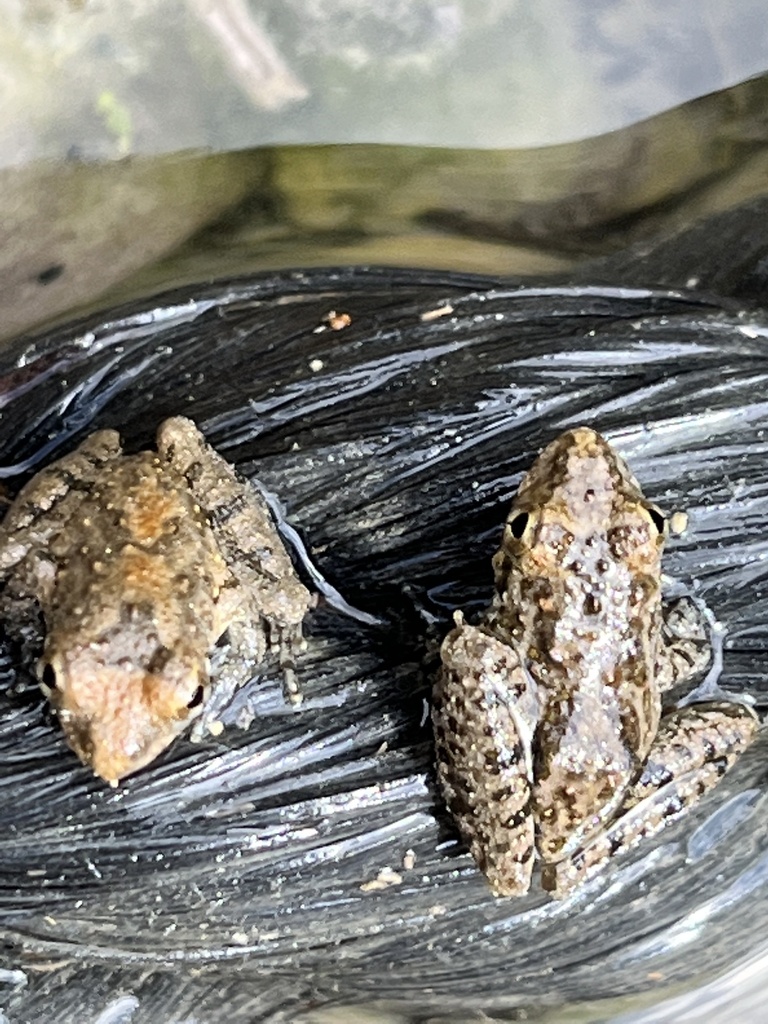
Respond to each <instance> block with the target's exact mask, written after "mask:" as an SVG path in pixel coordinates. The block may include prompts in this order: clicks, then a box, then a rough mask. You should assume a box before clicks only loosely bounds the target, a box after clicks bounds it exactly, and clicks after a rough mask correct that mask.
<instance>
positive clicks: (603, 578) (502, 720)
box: [433, 427, 758, 897]
mask: <svg viewBox="0 0 768 1024" xmlns="http://www.w3.org/2000/svg"><path fill="white" fill-rule="evenodd" d="M666 532H667V528H666V523H665V520H664V517H663V515H662V513H661V512H660V511H659V509H657V508H656V507H655V506H654V505H652V504H650V503H649V502H648V501H647V500H646V499H645V497H644V496H643V493H642V491H641V490H640V488H639V485H638V484H637V481H636V480H635V479H634V477H633V476H632V474H631V473H630V471H629V469H628V468H627V466H626V464H625V463H624V462H623V461H622V459H621V458H619V456H618V455H617V454H616V452H615V451H614V450H613V449H612V448H611V446H610V445H609V444H608V443H607V441H605V440H604V439H603V438H602V437H600V435H599V434H596V433H595V432H594V431H593V430H590V429H588V428H587V427H581V428H579V429H576V430H569V431H568V432H567V433H565V434H563V435H562V436H561V437H559V438H558V439H557V440H555V441H553V442H552V444H550V445H549V447H548V448H546V449H545V450H544V451H543V452H542V453H541V455H540V456H539V458H538V459H537V460H536V462H535V463H534V465H533V467H532V468H531V470H530V472H529V473H528V474H527V476H526V477H525V478H524V479H523V481H522V483H521V485H520V489H519V491H518V494H517V497H516V498H515V501H514V503H513V505H512V509H511V511H510V514H509V517H508V519H507V523H506V526H505V528H504V534H503V539H502V543H501V548H500V550H499V551H498V553H497V554H496V555H495V557H494V559H493V567H494V571H495V583H496V586H495V594H494V597H493V601H492V604H491V606H490V608H488V610H487V611H486V612H485V613H484V615H483V616H482V617H481V619H480V621H479V622H478V624H477V625H476V626H473V625H468V624H466V623H465V622H464V619H463V616H462V614H461V612H457V613H456V616H455V618H456V628H455V629H453V630H452V631H451V632H450V633H449V634H448V636H447V637H446V639H445V641H444V642H443V645H442V648H441V658H442V671H441V673H440V675H439V677H438V679H437V682H436V685H435V692H434V709H433V721H434V726H435V736H436V742H437V758H438V760H437V769H438V777H439V781H440V783H441V786H442V789H443V792H444V794H445V797H446V801H447V803H448V806H449V808H450V810H451V811H452V813H453V815H454V817H455V819H456V821H457V824H458V825H459V828H460V830H461V832H462V834H463V836H464V838H465V839H466V841H467V842H468V844H469V848H470V851H471V853H472V855H473V856H474V858H475V860H476V862H477V864H478V865H479V867H480V869H481V870H482V871H483V872H484V874H485V875H486V877H487V878H488V881H489V883H490V885H491V888H492V889H493V891H494V892H495V893H496V894H497V895H505V896H517V895H522V894H523V893H525V892H527V891H528V888H529V886H530V882H531V872H532V869H533V863H534V857H535V856H536V854H538V857H539V859H540V860H541V861H542V864H543V872H542V881H543V884H544V886H545V888H547V889H548V890H550V891H552V892H553V894H554V895H555V896H556V897H563V896H566V895H567V894H568V893H570V892H571V891H572V890H573V889H574V888H575V887H576V886H577V885H579V884H580V883H581V882H582V880H584V879H585V878H586V877H588V876H589V875H591V874H593V873H594V872H596V871H597V870H599V869H600V868H601V867H602V866H604V865H605V863H606V862H607V861H608V859H609V858H610V857H612V856H614V855H615V854H617V853H620V852H622V851H623V850H626V849H628V848H630V847H632V846H634V845H635V843H637V842H638V841H640V840H641V839H642V838H643V837H644V836H649V835H653V834H654V833H655V832H657V831H658V830H659V829H660V828H662V827H663V826H664V825H665V824H666V823H667V822H669V821H671V820H672V819H674V818H675V817H677V816H679V815H680V814H681V813H683V812H684V811H685V810H686V809H687V808H688V807H689V806H690V805H691V804H693V803H694V802H695V801H696V800H698V799H699V797H700V796H701V795H702V794H703V793H704V792H705V791H706V790H708V789H710V788H711V787H712V786H714V785H715V784H716V783H717V782H718V780H719V779H720V778H721V777H722V775H723V773H724V772H725V771H726V769H727V768H728V767H730V765H731V764H733V762H734V761H735V760H736V758H737V756H738V755H739V754H740V753H741V752H742V751H743V750H744V749H745V748H746V747H747V746H748V745H749V744H750V743H751V742H752V740H753V739H754V737H755V735H756V732H757V729H758V721H757V718H756V716H755V714H754V713H753V712H752V710H751V709H750V708H748V707H746V706H745V705H743V704H739V703H735V702H730V703H729V702H726V701H723V700H712V699H706V700H705V701H703V702H701V703H693V704H690V705H689V706H687V707H678V708H677V709H673V710H669V711H666V712H664V713H663V712H662V700H661V695H662V693H663V692H664V691H665V690H668V689H670V688H671V687H672V686H675V685H677V684H678V683H680V682H681V681H683V679H684V676H685V674H686V671H687V673H690V672H691V671H696V670H698V669H700V668H702V667H703V665H705V664H706V662H707V661H708V660H709V656H710V649H709V645H708V644H706V643H705V642H702V641H703V639H704V638H703V633H702V630H701V624H700V622H699V621H698V620H697V618H696V616H693V619H692V618H691V616H690V615H689V614H688V615H687V614H686V612H685V609H683V611H682V612H681V610H680V608H679V605H680V602H678V603H677V605H678V606H674V605H673V606H671V607H670V609H669V611H667V610H666V609H665V607H664V606H663V605H662V595H661V553H662V548H663V544H664V539H665V535H666ZM689 611H690V609H689ZM686 617H687V625H689V626H692V625H693V624H694V621H695V626H696V628H697V630H698V634H699V637H698V640H699V642H698V643H696V642H694V641H693V638H692V637H691V636H686V635H685V629H682V630H681V628H680V625H681V624H683V625H684V626H686ZM686 628H687V626H686ZM691 632H693V630H691ZM702 655H703V658H702ZM702 662H703V663H702ZM716 692H717V688H716V687H714V688H713V687H712V686H708V687H704V688H703V690H702V695H703V696H706V697H707V698H709V697H710V696H711V695H712V694H713V693H716Z"/></svg>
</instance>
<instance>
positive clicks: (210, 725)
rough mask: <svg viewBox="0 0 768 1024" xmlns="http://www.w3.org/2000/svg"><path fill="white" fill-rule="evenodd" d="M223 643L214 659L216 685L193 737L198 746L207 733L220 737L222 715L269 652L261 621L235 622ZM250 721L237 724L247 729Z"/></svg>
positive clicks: (215, 649) (191, 734)
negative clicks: (267, 651)
mask: <svg viewBox="0 0 768 1024" xmlns="http://www.w3.org/2000/svg"><path fill="white" fill-rule="evenodd" d="M222 639H223V641H224V642H223V643H221V644H219V645H218V646H217V647H216V648H214V650H213V653H212V655H211V678H212V679H213V683H212V685H211V692H210V695H209V696H208V697H207V698H206V700H205V704H204V707H203V710H202V713H201V714H200V717H199V718H197V719H196V720H195V723H194V725H193V726H192V731H191V733H190V736H191V739H192V740H193V742H195V743H197V742H199V741H200V740H202V739H203V738H204V737H205V736H206V735H207V734H208V733H210V734H211V735H212V736H218V735H219V733H220V732H221V731H222V724H221V720H220V716H221V713H222V711H224V709H225V708H226V707H228V706H229V704H230V702H231V701H232V698H233V697H234V695H235V693H236V691H237V690H238V689H239V688H240V687H241V686H242V685H243V684H244V683H247V682H249V680H251V679H252V678H253V677H254V676H255V675H256V673H257V671H258V666H259V664H260V663H261V661H262V660H263V658H264V654H265V652H266V646H267V645H266V639H265V635H264V630H263V628H262V626H261V623H260V622H258V621H255V622H252V621H250V620H248V619H247V618H243V619H239V620H233V621H231V622H230V623H229V626H228V627H227V630H226V632H225V633H224V635H223V638H222ZM251 721H252V717H251V718H249V719H248V720H243V721H238V724H239V725H241V726H242V727H243V728H247V726H248V725H250V722H251Z"/></svg>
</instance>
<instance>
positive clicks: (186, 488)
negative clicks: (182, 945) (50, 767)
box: [0, 417, 314, 785]
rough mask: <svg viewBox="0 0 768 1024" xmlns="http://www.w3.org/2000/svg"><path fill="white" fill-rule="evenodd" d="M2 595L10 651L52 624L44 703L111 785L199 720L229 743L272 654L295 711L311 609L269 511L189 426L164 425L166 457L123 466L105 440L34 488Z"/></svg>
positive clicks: (0, 543) (9, 547)
mask: <svg viewBox="0 0 768 1024" xmlns="http://www.w3.org/2000/svg"><path fill="white" fill-rule="evenodd" d="M0 586H2V592H1V593H0V616H1V617H2V619H3V620H4V623H5V628H6V631H7V632H8V634H9V635H10V636H12V637H14V636H15V637H18V638H24V637H25V636H26V637H28V636H29V635H30V630H32V631H33V632H34V628H35V626H37V629H38V631H39V621H40V612H42V615H43V618H44V622H45V644H44V648H43V655H42V658H41V659H40V661H39V663H38V675H39V678H40V680H41V684H42V687H43V690H44V692H45V693H46V694H47V695H48V697H49V699H50V701H51V703H52V704H53V706H54V707H55V708H56V709H57V712H58V716H59V719H60V721H61V725H62V728H63V730H64V733H65V735H66V738H67V741H68V742H69V745H70V746H71V747H72V749H73V750H74V751H75V753H76V754H77V755H78V757H80V759H81V760H82V761H83V762H84V763H86V764H88V765H90V766H91V767H92V768H93V771H94V772H95V774H96V775H99V776H101V778H103V779H105V780H106V781H107V782H109V783H111V784H112V785H117V783H118V782H119V781H120V780H121V779H123V778H124V777H125V776H126V775H130V774H132V773H133V772H135V771H137V769H139V768H142V767H143V766H145V765H146V764H148V763H149V762H150V761H152V760H153V759H154V758H155V757H156V756H157V755H158V754H159V753H160V752H161V751H162V750H164V749H165V748H166V747H167V746H168V745H169V744H170V743H171V742H172V741H173V739H174V738H175V737H176V736H178V735H179V734H180V733H181V732H183V731H184V730H185V729H187V727H188V726H189V724H190V722H191V721H192V720H193V719H197V722H196V724H195V730H194V733H193V736H194V737H195V738H198V739H199V738H200V737H201V736H202V735H203V734H204V731H205V730H206V729H207V730H209V731H210V732H212V733H216V732H218V731H220V729H221V725H220V723H219V722H218V720H217V714H218V713H219V712H220V711H221V709H222V707H224V706H225V705H226V703H227V702H228V701H229V700H230V698H231V696H232V694H233V693H234V691H235V690H236V688H237V687H238V686H239V685H240V684H241V683H243V682H245V681H246V680H247V679H249V678H250V677H251V676H252V675H253V674H254V670H255V668H256V666H257V665H258V664H259V663H260V662H261V661H262V659H263V657H264V655H265V653H266V650H267V648H268V647H269V646H277V647H278V648H279V651H280V660H281V664H282V666H283V669H284V673H285V680H286V689H287V691H288V696H289V698H290V699H292V700H294V701H295V702H297V701H298V700H299V699H300V696H299V692H298V689H297V688H296V685H295V681H294V677H293V673H292V659H293V653H294V651H295V650H296V648H297V647H298V646H299V645H300V643H301V639H302V635H301V625H302V620H303V619H304V616H305V614H306V613H307V610H308V609H309V608H310V607H312V605H313V603H314V601H313V597H312V595H310V593H309V592H308V591H307V590H306V589H305V587H304V586H303V585H302V583H301V582H300V580H299V579H298V577H297V575H296V573H295V571H294V568H293V565H292V563H291V560H290V558H289V556H288V553H287V552H286V550H285V548H284V546H283V543H282V541H281V539H280V537H279V536H278V534H277V532H276V530H275V527H274V525H273V522H272V518H271V516H270V513H269V509H268V508H267V506H266V504H265V502H264V500H263V499H262V498H261V496H260V495H259V494H258V493H257V492H256V491H255V490H254V489H253V488H252V487H250V486H249V485H248V484H247V483H245V482H244V481H242V480H241V479H239V477H238V476H237V475H236V473H235V472H234V470H233V469H232V467H231V466H230V465H229V464H228V463H227V462H226V461H225V460H224V459H222V458H221V456H219V455H217V454H216V452H214V451H213V449H212V448H210V447H209V445H208V444H206V442H205V439H204V437H203V436H202V434H201V433H200V432H199V430H198V429H197V428H196V426H195V424H194V423H192V421H191V420H188V419H185V418H183V417H175V418H173V419H168V420H166V421H165V422H164V423H162V424H161V425H160V427H159V429H158V431H157V452H156V453H155V452H151V451H143V452H139V453H138V454H136V455H124V454H123V452H122V448H121V445H120V436H119V435H118V433H117V432H116V431H114V430H100V431H98V432H97V433H95V434H92V435H91V436H90V437H89V438H87V439H86V440H85V441H83V443H82V444H81V445H80V447H79V448H77V450H76V451H74V452H73V453H72V454H71V455H66V456H65V457H64V458H62V459H60V460H59V461H58V462H55V463H53V464H52V465H51V466H48V467H47V468H46V469H44V470H42V471H41V472H40V473H38V474H37V476H36V477H34V478H33V479H32V480H31V481H30V482H29V483H28V484H27V485H26V486H25V487H24V488H23V490H22V491H21V492H20V494H19V495H18V497H17V498H16V500H15V502H14V503H13V505H12V506H11V508H10V509H9V511H8V513H7V514H6V517H5V519H4V521H3V523H2V525H1V526H0ZM222 637H224V639H225V640H226V644H225V645H219V646H218V647H217V648H216V651H215V659H214V662H215V663H214V669H213V672H212V670H211V662H210V657H209V656H210V655H211V652H212V650H213V648H214V646H215V645H216V644H217V643H218V641H220V640H221V639H222ZM212 675H213V676H214V677H215V678H214V680H213V682H212Z"/></svg>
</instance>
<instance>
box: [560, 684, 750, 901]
mask: <svg viewBox="0 0 768 1024" xmlns="http://www.w3.org/2000/svg"><path fill="white" fill-rule="evenodd" d="M758 728H759V722H758V720H757V716H756V715H755V714H754V713H753V712H752V711H751V710H750V709H749V708H747V707H745V706H744V705H741V704H735V703H712V704H695V705H691V706H689V707H686V708H682V709H679V710H676V711H674V712H672V713H671V714H669V715H666V716H665V717H664V718H662V720H661V724H660V726H659V731H658V733H657V736H656V739H655V740H654V742H653V745H652V746H651V749H650V751H649V754H648V758H647V760H646V762H645V765H644V766H643V768H642V770H641V773H640V775H639V777H638V778H637V779H636V781H635V782H634V783H633V784H632V785H631V786H630V787H629V789H628V790H627V792H626V794H625V796H624V800H623V802H622V804H621V806H620V807H619V809H618V811H617V814H616V817H615V818H614V820H613V822H612V823H611V824H610V825H609V826H608V827H607V828H606V829H605V830H604V831H603V832H601V833H599V834H598V835H597V836H596V837H595V838H594V839H593V840H592V841H591V842H590V843H587V844H586V845H585V846H583V847H582V848H581V849H580V850H577V851H576V852H575V853H574V854H573V855H572V856H571V857H569V858H567V859H565V860H562V861H560V862H558V863H556V864H548V865H545V867H544V869H543V873H542V884H543V885H544V888H546V889H548V890H550V891H551V892H552V893H553V895H554V896H555V897H556V898H558V899H561V898H563V897H565V896H567V895H569V894H570V893H571V891H572V890H573V889H575V888H576V886H578V885H579V884H580V883H581V882H582V881H584V879H585V878H588V877H590V876H591V875H593V874H595V873H597V871H599V870H600V869H601V868H602V867H604V866H605V864H606V862H607V861H608V859H609V858H611V857H613V856H614V855H616V854H618V853H622V852H623V851H624V850H628V849H631V848H632V847H633V846H635V845H636V844H637V843H638V842H640V840H642V839H643V838H645V837H647V836H652V835H655V833H657V832H658V831H659V830H660V829H662V828H664V826H665V825H667V824H668V823H669V822H671V821H674V820H675V819H676V818H678V817H680V816H681V815H682V814H684V813H685V811H686V810H687V809H688V808H689V807H691V806H692V805H693V804H695V803H696V801H697V800H699V799H700V797H702V796H703V795H704V793H706V792H707V791H708V790H710V789H712V787H713V786H715V785H716V784H717V783H718V782H719V780H720V779H721V778H722V776H723V775H724V774H725V772H726V771H727V770H728V769H729V768H730V767H731V765H732V764H733V763H734V762H735V761H736V759H737V758H738V756H739V755H740V754H741V753H742V752H743V751H744V750H746V748H747V747H748V746H749V745H750V743H751V742H752V741H753V740H754V738H755V736H756V734H757V731H758Z"/></svg>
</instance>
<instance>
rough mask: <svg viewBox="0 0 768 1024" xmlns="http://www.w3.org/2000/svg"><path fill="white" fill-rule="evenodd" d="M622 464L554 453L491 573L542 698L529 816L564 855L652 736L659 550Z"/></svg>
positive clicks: (608, 456) (548, 845)
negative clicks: (532, 811)
mask: <svg viewBox="0 0 768 1024" xmlns="http://www.w3.org/2000/svg"><path fill="white" fill-rule="evenodd" d="M654 515H655V510H654V509H653V508H652V506H650V505H649V503H648V502H647V501H646V499H645V498H644V496H643V494H642V492H641V491H640V488H639V486H638V485H637V482H636V481H635V479H634V477H633V476H632V474H631V473H630V472H629V470H628V468H627V467H626V465H625V464H624V462H623V461H622V460H621V458H620V457H619V456H618V455H617V454H616V453H615V452H614V451H613V449H612V448H611V447H610V445H609V444H608V443H607V442H606V441H605V440H604V439H603V438H602V437H600V435H599V434H596V433H595V432H594V431H593V430H590V429H588V428H579V429H577V430H573V431H568V432H567V433H566V434H563V435H561V437H559V438H558V439H557V440H556V441H555V442H553V443H552V444H551V445H550V446H549V447H548V448H547V449H545V450H544V452H543V453H542V454H541V456H540V457H539V459H538V460H537V461H536V463H535V464H534V466H533V467H532V469H531V471H530V473H529V474H528V475H527V477H526V478H525V480H524V481H523V483H522V484H521V487H520V491H519V493H518V496H517V498H516V500H515V503H514V504H513V507H512V511H511V512H510V516H509V520H508V524H507V528H506V530H505V534H504V541H503V544H502V548H501V550H500V552H499V553H498V555H497V556H496V559H495V563H494V564H495V567H496V573H497V591H498V594H499V596H498V598H497V600H496V602H495V606H494V609H492V611H491V613H490V618H491V621H492V622H495V624H496V628H497V629H498V624H499V623H501V624H502V628H503V626H504V622H505V615H506V614H507V610H509V615H510V619H509V621H510V622H511V623H512V625H511V627H510V629H509V632H510V634H511V636H512V638H513V639H514V640H515V642H516V643H519V644H520V645H521V646H522V648H523V650H524V652H525V654H526V655H527V667H528V671H529V672H530V674H531V676H532V678H533V680H534V681H535V683H536V684H537V688H538V691H539V701H540V706H541V709H542V710H541V716H540V720H539V725H538V728H537V731H536V735H535V738H534V755H535V763H534V779H535V784H534V789H533V810H534V814H535V816H536V818H537V833H538V842H539V847H540V852H541V853H542V856H543V857H544V858H545V859H546V858H547V857H552V858H555V857H557V856H559V855H562V853H563V851H565V850H567V849H569V848H571V847H572V846H574V845H577V844H578V843H579V841H580V840H581V838H582V837H583V836H584V835H586V834H588V833H589V832H590V831H592V830H593V829H594V828H596V827H599V824H600V822H601V820H602V819H604V818H605V817H606V816H607V815H609V814H610V813H611V811H612V809H613V807H614V806H615V804H616V803H617V802H618V801H619V800H620V798H621V794H622V792H623V791H624V789H625V788H626V786H627V785H628V783H629V780H630V778H631V776H632V774H633V772H634V770H635V767H636V766H637V764H638V763H639V762H640V761H641V760H642V759H643V758H644V757H645V754H646V753H647V750H648V747H649V746H650V743H651V741H652V739H653V737H654V735H655V733H656V729H657V726H658V721H659V714H660V700H659V696H658V692H657V689H656V686H655V679H654V675H655V666H656V657H657V646H658V642H659V641H658V636H659V629H660V615H661V604H660V556H661V536H660V533H659V528H658V523H657V522H656V521H655V519H654Z"/></svg>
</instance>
